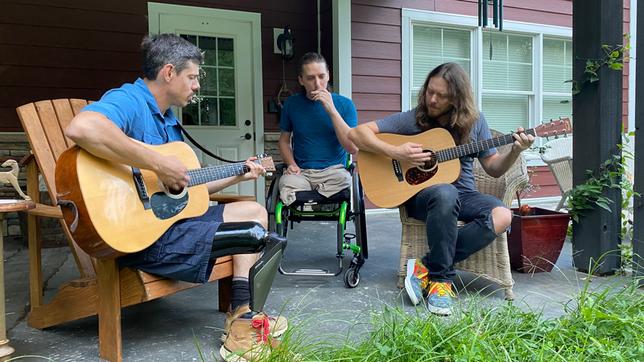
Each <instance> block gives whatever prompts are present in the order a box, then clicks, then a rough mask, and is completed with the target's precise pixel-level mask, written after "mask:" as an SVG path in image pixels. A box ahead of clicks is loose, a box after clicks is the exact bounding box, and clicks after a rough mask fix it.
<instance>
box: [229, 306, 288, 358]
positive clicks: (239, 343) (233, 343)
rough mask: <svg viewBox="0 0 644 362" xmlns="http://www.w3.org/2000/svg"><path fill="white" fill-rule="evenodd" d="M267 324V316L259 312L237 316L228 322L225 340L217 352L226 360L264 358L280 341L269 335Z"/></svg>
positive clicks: (268, 322) (268, 323)
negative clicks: (253, 314)
mask: <svg viewBox="0 0 644 362" xmlns="http://www.w3.org/2000/svg"><path fill="white" fill-rule="evenodd" d="M238 310H239V308H238ZM269 325H270V321H269V318H268V317H267V316H266V315H264V314H261V313H259V314H256V315H255V316H253V317H251V318H247V317H245V315H240V316H238V317H237V318H235V319H233V320H232V322H231V323H230V328H229V330H228V333H227V335H226V340H225V341H224V343H223V345H222V346H221V348H220V349H219V354H220V355H221V357H222V358H223V359H224V360H225V361H228V362H255V361H262V360H265V359H266V358H267V357H268V356H269V355H270V354H271V351H272V350H273V349H274V348H277V347H278V346H279V343H280V342H279V341H278V340H275V339H273V338H272V337H271V336H270V333H269V331H270V326H269Z"/></svg>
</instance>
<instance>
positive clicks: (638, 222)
mask: <svg viewBox="0 0 644 362" xmlns="http://www.w3.org/2000/svg"><path fill="white" fill-rule="evenodd" d="M631 11H633V9H632V8H631ZM637 34H638V36H637V46H636V47H635V48H636V54H635V58H636V59H644V4H643V5H642V6H637ZM632 61H635V62H636V63H635V90H636V91H638V92H641V93H643V94H644V61H637V60H633V59H631V62H632ZM642 132H644V97H642V96H640V97H637V98H636V99H635V162H634V163H633V164H634V170H635V184H634V189H635V191H636V192H639V193H640V194H644V160H643V159H644V134H643V133H642ZM634 201H635V202H634V205H633V224H634V225H633V228H634V230H633V255H634V256H633V271H634V273H635V276H636V277H640V278H641V279H640V285H644V278H643V277H644V207H643V206H644V203H643V202H642V198H641V197H639V198H636V199H635V200H634Z"/></svg>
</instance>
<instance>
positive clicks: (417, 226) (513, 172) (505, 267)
mask: <svg viewBox="0 0 644 362" xmlns="http://www.w3.org/2000/svg"><path fill="white" fill-rule="evenodd" d="M492 135H493V136H494V137H496V136H499V135H501V133H499V132H496V131H492ZM510 147H511V145H506V146H502V147H499V148H498V151H499V152H501V153H504V152H509V151H510ZM474 178H475V181H476V186H477V188H478V190H479V191H480V192H483V193H486V194H490V195H493V196H495V197H497V198H499V199H500V200H501V201H503V203H504V204H505V205H507V206H508V207H510V205H511V203H512V200H513V199H514V197H515V195H516V191H518V190H522V189H523V188H525V187H526V186H527V184H528V170H527V168H526V163H525V159H524V157H523V155H522V156H521V157H519V158H518V159H517V161H516V162H515V164H514V165H513V166H512V167H511V168H510V169H509V170H508V172H506V173H505V174H504V175H503V176H501V177H499V178H493V177H491V176H489V175H488V174H487V173H485V171H484V170H483V168H482V167H481V165H480V164H479V162H478V161H475V162H474ZM399 211H400V221H401V222H402V237H401V243H400V270H399V271H398V287H399V288H402V287H403V285H404V279H405V274H406V264H407V259H411V258H422V257H423V256H424V255H425V254H426V253H427V251H428V250H429V247H428V245H427V238H426V236H425V235H426V233H425V230H426V229H425V222H423V221H420V220H417V219H414V218H412V217H410V216H408V215H407V211H406V209H405V207H404V206H400V207H399ZM456 268H457V269H460V270H464V271H468V272H472V273H475V274H478V275H480V276H482V277H484V278H486V279H488V280H490V281H493V282H495V283H498V284H499V285H500V286H501V287H502V288H503V289H505V299H507V300H512V299H514V294H513V292H512V286H513V285H514V280H513V279H512V274H511V272H510V256H509V254H508V243H507V235H506V233H503V234H502V235H501V236H499V237H497V238H496V239H495V240H494V241H493V242H492V243H491V244H490V245H488V246H487V247H485V248H484V249H482V250H480V251H478V252H477V253H475V254H473V255H471V256H470V257H469V258H467V259H466V260H463V261H462V262H460V263H458V264H456Z"/></svg>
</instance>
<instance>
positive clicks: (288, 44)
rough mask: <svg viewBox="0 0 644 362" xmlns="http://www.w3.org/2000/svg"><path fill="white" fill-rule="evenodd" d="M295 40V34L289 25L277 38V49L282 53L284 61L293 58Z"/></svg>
mask: <svg viewBox="0 0 644 362" xmlns="http://www.w3.org/2000/svg"><path fill="white" fill-rule="evenodd" d="M293 40H294V38H293V33H292V32H291V29H290V28H289V26H288V25H287V26H285V27H284V32H282V34H280V35H279V36H278V37H277V47H278V48H279V50H280V52H281V53H282V58H284V60H289V59H291V58H293V55H294V51H293Z"/></svg>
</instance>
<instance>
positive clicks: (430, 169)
mask: <svg viewBox="0 0 644 362" xmlns="http://www.w3.org/2000/svg"><path fill="white" fill-rule="evenodd" d="M423 152H429V153H430V154H431V155H430V157H431V159H430V160H429V161H427V162H425V164H424V165H422V166H419V167H412V168H410V169H409V170H407V172H405V181H407V183H408V184H410V185H420V184H422V183H423V182H425V181H427V180H429V179H431V178H432V177H434V175H436V172H438V157H437V156H436V153H434V151H431V150H423Z"/></svg>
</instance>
